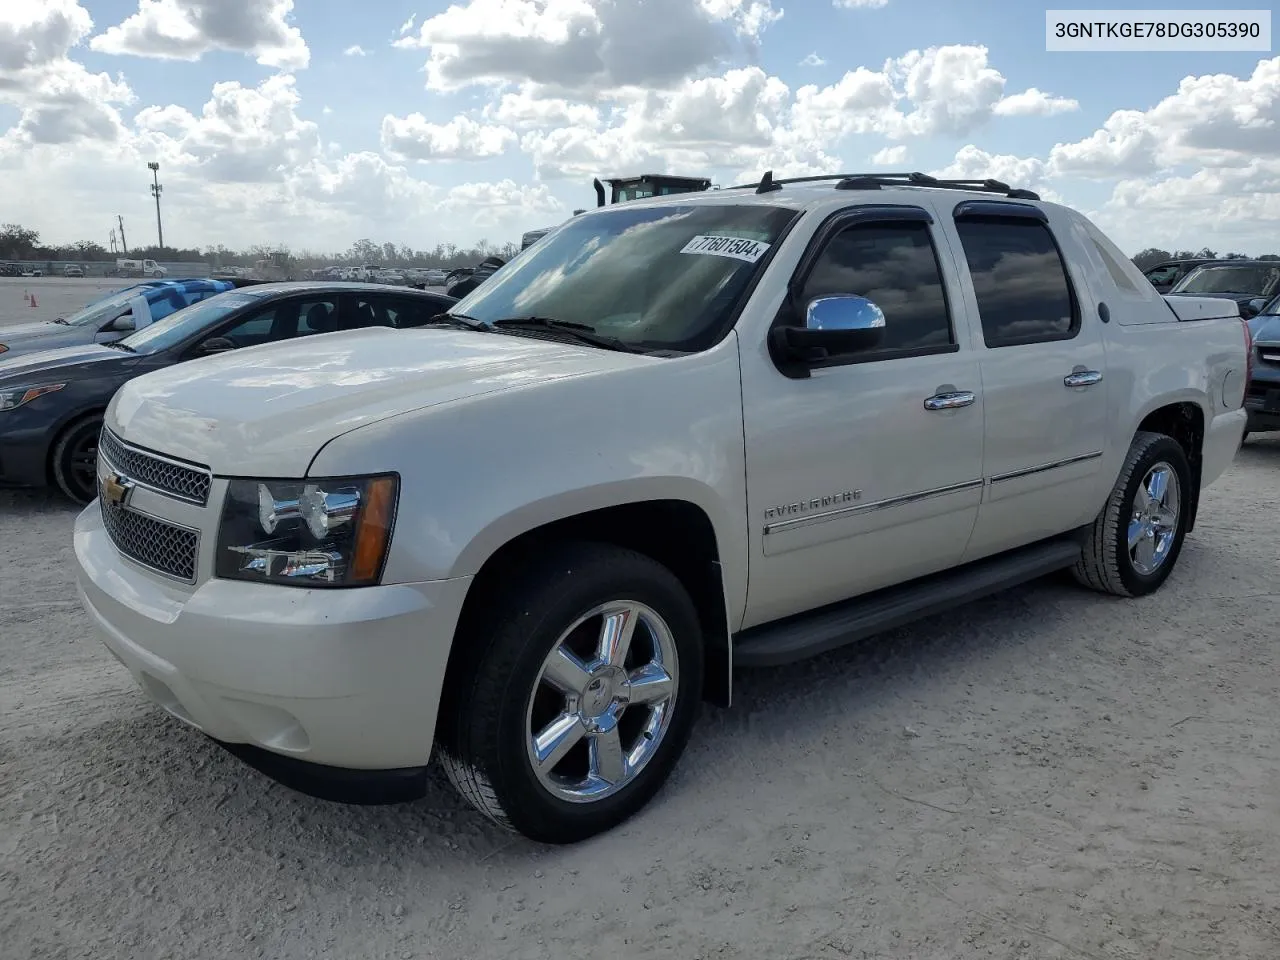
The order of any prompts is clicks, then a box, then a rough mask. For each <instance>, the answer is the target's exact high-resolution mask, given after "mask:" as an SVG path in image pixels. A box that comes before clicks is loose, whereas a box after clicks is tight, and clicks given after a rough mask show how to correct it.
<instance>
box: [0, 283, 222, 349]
mask: <svg viewBox="0 0 1280 960" xmlns="http://www.w3.org/2000/svg"><path fill="white" fill-rule="evenodd" d="M236 285H237V283H236V282H234V281H231V280H205V279H195V280H147V281H144V282H142V283H137V284H134V285H133V286H129V287H125V288H124V289H123V290H117V291H115V292H114V293H109V294H107V295H106V296H105V297H102V298H100V299H98V300H95V301H93V302H92V303H90V304H88V305H87V306H85V307H83V308H81V309H80V310H77V311H76V312H75V313H73V314H71V316H69V317H58V318H57V319H56V320H36V321H33V322H28V323H15V324H8V325H6V326H4V327H0V360H7V359H10V358H12V357H14V356H17V355H18V354H20V353H31V352H32V351H35V350H51V349H53V348H55V347H70V346H78V345H82V344H90V343H109V342H110V341H112V340H119V339H120V338H121V337H123V336H125V335H126V334H128V333H131V332H133V331H134V330H135V329H137V328H139V327H143V326H146V325H147V324H148V323H151V322H152V321H154V320H161V319H163V318H164V317H167V316H169V314H171V313H173V312H174V311H175V310H181V309H182V308H183V307H189V306H191V304H193V303H198V302H199V301H201V300H204V299H205V298H207V297H212V296H213V295H214V294H217V293H222V292H224V291H226V290H231V289H233V287H235V286H236Z"/></svg>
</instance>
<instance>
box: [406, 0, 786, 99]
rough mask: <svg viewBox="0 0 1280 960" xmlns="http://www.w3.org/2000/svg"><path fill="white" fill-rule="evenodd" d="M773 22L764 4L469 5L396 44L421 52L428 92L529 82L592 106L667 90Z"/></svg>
mask: <svg viewBox="0 0 1280 960" xmlns="http://www.w3.org/2000/svg"><path fill="white" fill-rule="evenodd" d="M779 16H781V12H780V11H778V10H775V9H774V8H773V7H772V5H771V4H770V3H769V2H768V0H696V2H693V3H690V2H689V0H650V2H647V3H645V4H639V3H625V2H617V0H467V2H464V3H461V4H454V5H452V6H450V7H448V8H447V9H446V10H445V11H444V12H443V13H440V14H437V15H435V16H433V17H428V18H427V19H425V20H424V21H423V22H422V24H421V25H420V27H419V29H418V32H417V34H410V35H407V36H405V37H402V38H401V39H399V40H397V41H396V42H395V45H396V46H398V47H402V48H415V47H416V48H422V49H425V50H427V51H428V58H427V86H428V87H429V88H431V89H434V90H456V89H459V88H462V87H466V86H469V85H472V84H503V83H521V82H530V83H534V84H539V85H543V86H548V87H552V88H554V89H557V90H560V91H564V92H572V93H574V94H576V95H580V96H583V97H587V98H591V97H595V96H599V95H600V94H601V93H602V92H607V91H610V90H616V89H618V88H622V87H640V88H668V87H671V86H674V85H676V84H678V83H679V82H680V81H681V80H683V79H685V78H686V77H690V76H693V75H694V74H696V73H697V72H699V71H701V70H703V69H705V68H707V67H709V66H711V65H712V64H714V63H715V62H716V61H717V60H719V59H720V58H721V57H722V56H725V55H727V54H729V53H731V52H732V51H733V49H734V48H733V43H734V39H735V37H736V38H739V39H741V38H746V39H747V40H749V41H754V40H755V39H757V38H758V36H759V34H760V32H761V31H762V30H764V29H765V27H767V26H768V25H769V24H770V23H772V22H773V21H775V20H776V19H778V17H779Z"/></svg>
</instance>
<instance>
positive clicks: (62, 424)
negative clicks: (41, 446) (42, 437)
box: [44, 404, 107, 486]
mask: <svg viewBox="0 0 1280 960" xmlns="http://www.w3.org/2000/svg"><path fill="white" fill-rule="evenodd" d="M106 414H107V407H106V405H105V404H103V405H102V406H99V407H90V408H89V409H87V410H80V411H78V412H76V413H73V414H70V415H69V416H67V417H64V418H63V419H62V420H60V421H59V422H58V423H57V424H56V425H55V426H54V427H53V429H51V430H50V431H49V433H48V438H49V442H48V445H47V446H46V447H45V451H44V473H45V480H46V481H47V482H48V484H49V485H50V486H54V485H55V482H56V481H55V479H54V472H53V457H54V454H56V453H57V450H58V443H59V442H60V441H61V440H62V438H63V437H64V436H65V435H66V433H67V431H69V430H74V429H75V428H76V427H78V426H79V425H80V424H82V423H84V422H85V421H86V420H93V419H98V420H102V419H105V417H106Z"/></svg>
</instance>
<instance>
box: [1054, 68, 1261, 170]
mask: <svg viewBox="0 0 1280 960" xmlns="http://www.w3.org/2000/svg"><path fill="white" fill-rule="evenodd" d="M1277 109H1280V57H1273V58H1271V59H1268V60H1261V61H1259V62H1258V64H1257V66H1256V67H1255V68H1254V70H1253V73H1252V75H1250V76H1249V77H1248V78H1246V79H1241V78H1239V77H1235V76H1232V75H1230V74H1207V75H1204V76H1199V77H1194V76H1192V77H1186V78H1184V79H1183V80H1182V82H1181V83H1180V84H1178V90H1177V92H1176V93H1174V94H1173V95H1171V96H1168V97H1165V98H1164V99H1163V100H1161V101H1160V102H1159V103H1157V104H1156V105H1155V106H1154V107H1152V108H1151V109H1150V110H1146V111H1140V110H1117V111H1115V112H1114V113H1112V114H1111V116H1110V117H1108V118H1107V120H1106V122H1104V123H1103V125H1102V127H1101V128H1100V129H1098V130H1095V131H1094V132H1093V133H1092V134H1090V135H1089V136H1088V137H1085V138H1084V139H1083V140H1079V141H1076V142H1075V143H1060V144H1057V145H1056V146H1054V148H1053V150H1052V151H1051V152H1050V155H1049V156H1050V162H1051V163H1052V165H1053V168H1054V170H1055V172H1057V173H1058V174H1060V175H1062V176H1080V177H1091V178H1095V179H1113V178H1115V177H1123V176H1134V175H1139V176H1141V175H1146V174H1150V173H1154V172H1156V171H1158V170H1164V169H1170V168H1173V167H1175V166H1178V165H1180V164H1205V165H1208V166H1240V165H1243V164H1248V163H1249V162H1251V161H1252V160H1253V159H1254V158H1257V157H1271V158H1275V157H1280V122H1278V121H1277Z"/></svg>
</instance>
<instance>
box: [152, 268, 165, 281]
mask: <svg viewBox="0 0 1280 960" xmlns="http://www.w3.org/2000/svg"><path fill="white" fill-rule="evenodd" d="M151 278H152V279H153V280H162V279H164V274H163V273H161V272H160V271H159V270H157V271H156V272H155V273H153V274H151Z"/></svg>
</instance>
